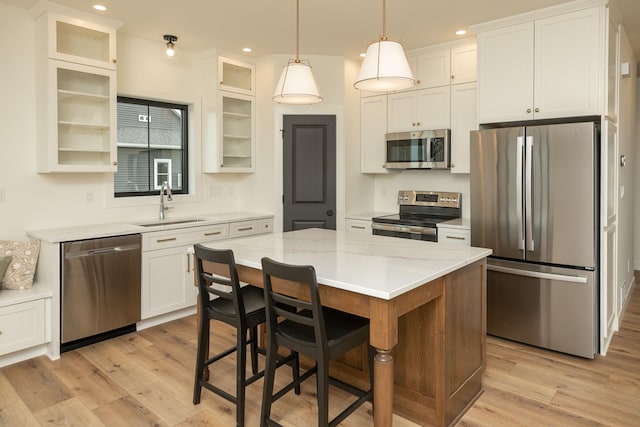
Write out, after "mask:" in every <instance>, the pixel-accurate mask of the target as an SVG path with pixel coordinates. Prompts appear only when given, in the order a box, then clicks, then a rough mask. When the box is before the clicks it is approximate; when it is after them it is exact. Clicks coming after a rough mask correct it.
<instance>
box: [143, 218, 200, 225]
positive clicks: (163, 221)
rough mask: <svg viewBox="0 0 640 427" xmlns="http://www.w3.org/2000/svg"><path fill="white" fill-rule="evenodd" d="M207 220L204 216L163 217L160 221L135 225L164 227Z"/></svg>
mask: <svg viewBox="0 0 640 427" xmlns="http://www.w3.org/2000/svg"><path fill="white" fill-rule="evenodd" d="M201 221H206V220H205V219H202V218H183V219H174V220H171V219H161V220H158V221H152V222H137V223H135V225H139V226H140V227H162V226H165V225H176V224H189V223H191V222H201Z"/></svg>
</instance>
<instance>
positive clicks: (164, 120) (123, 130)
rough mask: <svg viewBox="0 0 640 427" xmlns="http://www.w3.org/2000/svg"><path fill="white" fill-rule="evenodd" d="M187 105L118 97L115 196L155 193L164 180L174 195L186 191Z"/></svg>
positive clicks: (186, 192) (185, 192) (187, 189)
mask: <svg viewBox="0 0 640 427" xmlns="http://www.w3.org/2000/svg"><path fill="white" fill-rule="evenodd" d="M187 108H188V107H187V106H186V105H181V104H171V103H166V102H157V101H149V100H144V99H135V98H126V97H122V96H119V97H118V171H117V172H116V174H115V176H114V188H115V197H131V196H149V195H155V194H157V193H158V190H160V187H161V186H162V183H163V182H164V181H167V182H168V183H169V184H170V185H171V190H172V192H173V194H188V192H189V188H188V174H187V158H188V157H187V145H188V144H187V141H188V140H189V139H188V134H187V129H188V126H187V112H188V109H187Z"/></svg>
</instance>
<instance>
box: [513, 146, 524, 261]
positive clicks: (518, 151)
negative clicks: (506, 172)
mask: <svg viewBox="0 0 640 427" xmlns="http://www.w3.org/2000/svg"><path fill="white" fill-rule="evenodd" d="M523 146H524V142H523V138H522V137H521V136H519V137H518V138H517V145H516V148H517V149H516V180H515V182H516V219H517V225H518V249H519V250H522V251H523V250H524V236H523V228H524V224H523V221H522V151H523Z"/></svg>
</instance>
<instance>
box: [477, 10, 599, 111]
mask: <svg viewBox="0 0 640 427" xmlns="http://www.w3.org/2000/svg"><path fill="white" fill-rule="evenodd" d="M603 16H604V8H603V7H596V8H590V9H584V10H578V11H575V12H569V13H564V14H560V15H556V16H551V17H548V18H542V19H538V20H536V21H532V22H526V23H522V24H516V25H510V26H507V27H502V28H497V29H493V30H488V31H484V32H480V33H479V34H478V51H479V58H478V65H479V78H478V84H479V97H480V100H479V108H480V110H479V118H480V123H495V122H504V121H515V120H531V119H549V118H560V117H576V116H586V115H600V114H601V112H602V104H603V102H602V99H603V90H602V89H603V82H602V79H603V78H604V73H603V66H602V62H603V60H602V55H601V52H604V47H603V40H604V37H603V31H604V29H603V22H604V19H603Z"/></svg>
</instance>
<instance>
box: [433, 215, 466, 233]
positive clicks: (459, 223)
mask: <svg viewBox="0 0 640 427" xmlns="http://www.w3.org/2000/svg"><path fill="white" fill-rule="evenodd" d="M437 226H438V228H440V227H448V228H461V229H464V230H469V229H470V228H471V220H470V219H469V218H456V219H451V220H449V221H443V222H439V223H438V224H437Z"/></svg>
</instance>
